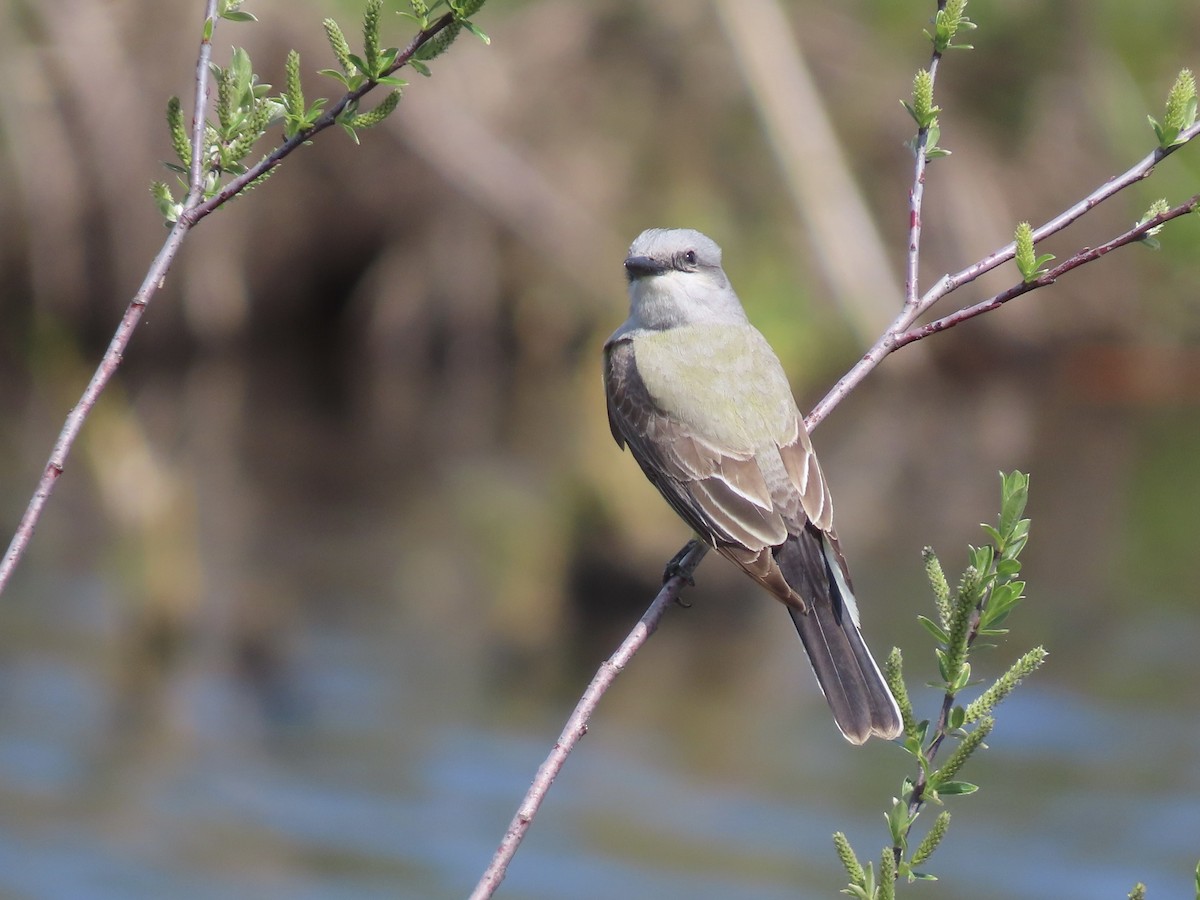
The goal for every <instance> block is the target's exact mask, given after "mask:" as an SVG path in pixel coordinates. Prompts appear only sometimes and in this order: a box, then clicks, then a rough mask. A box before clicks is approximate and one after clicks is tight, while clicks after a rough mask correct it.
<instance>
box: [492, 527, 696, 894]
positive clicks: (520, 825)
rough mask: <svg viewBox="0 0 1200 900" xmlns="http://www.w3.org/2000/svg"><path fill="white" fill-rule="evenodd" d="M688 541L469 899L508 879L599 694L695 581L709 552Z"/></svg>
mask: <svg viewBox="0 0 1200 900" xmlns="http://www.w3.org/2000/svg"><path fill="white" fill-rule="evenodd" d="M689 546H690V547H691V549H690V550H689V549H688V548H686V547H685V548H684V549H683V550H681V551H680V554H679V556H678V557H677V558H678V559H679V564H678V568H677V570H676V574H674V575H672V576H671V577H670V578H668V579H667V581H666V582H665V583H664V584H663V586H662V589H661V590H660V591H659V592H658V596H657V597H655V598H654V602H653V603H651V604H650V608H649V609H647V610H646V612H645V613H643V615H642V617H641V618H640V619H639V620H638V623H637V625H635V626H634V628H633V631H631V632H630V633H629V636H628V637H626V638H625V640H624V642H622V644H621V646H620V647H618V648H617V651H616V653H614V654H613V655H612V656H610V657H609V658H608V659H606V660H605V661H604V662H603V663H602V664H601V666H600V669H599V671H598V672H596V677H595V678H593V679H592V683H591V684H589V685H588V687H587V690H586V691H584V692H583V696H582V697H581V698H580V700H579V703H578V705H576V707H575V710H574V711H573V712H572V713H571V717H570V718H569V719H567V724H566V726H565V727H564V728H563V730H562V734H560V735H559V737H558V740H557V741H556V742H555V744H554V749H552V750H551V751H550V755H549V756H547V757H546V760H545V762H543V763H542V765H541V767H540V768H539V769H538V771H537V775H536V776H535V777H534V779H533V784H531V785H530V786H529V791H528V792H527V793H526V794H525V798H524V799H523V800H522V801H521V805H520V806H519V807H518V808H517V813H516V815H514V816H513V818H512V822H510V823H509V826H508V831H506V832H505V833H504V839H503V840H501V841H500V846H499V847H498V848H497V849H496V853H495V855H494V856H493V857H492V861H491V863H490V864H489V865H488V867H487V870H486V871H485V872H484V873H483V877H482V878H480V879H479V883H478V884H477V885H475V890H474V891H472V892H471V900H486V898H488V897H491V896H492V894H494V893H495V891H496V888H498V887H499V886H500V882H501V881H503V880H504V874H505V872H506V871H507V870H508V864H509V863H510V862H511V861H512V858H513V855H514V854H515V853H516V852H517V847H519V846H520V844H521V840H522V839H523V838H524V837H525V833H526V832H527V831H528V830H529V825H530V823H531V822H532V821H533V817H534V815H536V814H537V811H538V807H539V806H541V805H542V800H543V799H545V796H546V792H547V791H548V790H550V785H551V784H553V783H554V779H555V778H556V777H558V773H559V772H560V771H562V767H563V764H564V763H565V762H566V761H567V756H568V755H570V753H571V751H572V750H573V749H574V748H575V745H576V744H577V743H579V739H580V738H581V737H583V736H584V735H585V734H587V729H588V720H589V719H591V717H592V713H593V712H594V711H595V709H596V706H597V705H598V704H599V703H600V698H601V697H603V696H604V693H605V692H606V691H607V690H608V688H609V686H610V685H611V684H612V683H613V681H614V680H616V677H617V676H618V675H620V674H621V672H622V671H623V670H624V668H625V666H626V665H627V664H628V663H629V661H630V660H631V659H632V658H633V655H634V654H635V653H637V652H638V650H639V649H641V646H642V645H643V644H644V643H645V642H646V639H647V638H649V637H650V635H652V634H653V633H654V630H655V629H656V628H658V623H659V621H660V620H661V619H662V617H663V614H664V613H665V612H666V611H667V608H668V607H669V606H670V605H671V604H672V603H673V602H674V601H675V599H676V598H677V597H678V596H679V592H680V591H681V590H682V589H683V586H684V585H685V584H688V583H689V582H690V581H691V575H692V572H694V571H695V570H696V566H698V565H699V564H700V560H702V559H704V554H706V553H707V552H708V545H707V544H703V543H701V542H700V541H695V540H694V541H692V542H691V544H690V545H689Z"/></svg>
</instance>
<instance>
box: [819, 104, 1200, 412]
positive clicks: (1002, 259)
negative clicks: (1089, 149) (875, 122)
mask: <svg viewBox="0 0 1200 900" xmlns="http://www.w3.org/2000/svg"><path fill="white" fill-rule="evenodd" d="M1197 135H1200V122H1197V123H1196V124H1194V125H1192V126H1191V127H1189V128H1187V129H1185V130H1184V131H1183V132H1181V133H1180V135H1179V138H1178V142H1177V143H1175V144H1173V145H1172V146H1170V147H1167V148H1165V149H1164V148H1156V149H1155V150H1154V151H1153V152H1151V153H1149V154H1147V155H1146V156H1145V157H1144V158H1143V159H1142V160H1140V161H1139V162H1138V163H1136V164H1135V165H1133V166H1131V167H1130V168H1129V169H1127V170H1126V171H1125V172H1123V173H1122V174H1121V175H1118V176H1117V177H1116V178H1113V179H1110V180H1109V181H1106V182H1105V183H1104V184H1103V185H1101V186H1100V187H1099V188H1097V189H1096V190H1094V191H1092V193H1090V194H1088V195H1087V196H1086V197H1084V198H1083V199H1082V200H1080V201H1079V202H1078V203H1076V204H1075V205H1074V206H1072V207H1070V209H1067V210H1065V211H1064V212H1062V213H1060V214H1059V215H1057V216H1055V217H1054V218H1053V219H1051V220H1050V221H1048V222H1046V223H1045V224H1043V225H1040V226H1038V227H1037V228H1035V229H1034V231H1033V239H1034V242H1035V243H1036V242H1037V241H1041V240H1044V239H1045V238H1047V237H1049V236H1050V235H1052V234H1055V233H1057V232H1059V231H1062V230H1063V229H1064V228H1066V227H1067V226H1068V225H1070V224H1071V223H1072V222H1074V221H1076V220H1077V219H1079V217H1080V216H1082V215H1084V214H1085V213H1088V212H1090V211H1091V210H1093V209H1095V208H1096V207H1097V206H1099V205H1100V204H1101V203H1103V202H1104V201H1105V200H1108V199H1110V198H1111V197H1113V196H1114V195H1116V194H1117V193H1118V192H1119V191H1122V190H1124V189H1125V188H1127V187H1129V186H1130V185H1131V184H1136V183H1137V182H1139V181H1141V180H1142V179H1143V178H1146V177H1147V176H1149V175H1150V173H1151V172H1153V171H1154V167H1155V166H1156V165H1158V163H1159V162H1161V161H1162V160H1163V159H1164V158H1166V157H1167V156H1169V155H1170V154H1172V153H1174V152H1175V151H1176V150H1178V149H1179V148H1180V147H1182V146H1183V145H1184V144H1186V143H1188V142H1190V141H1192V140H1194V139H1195V138H1196V136H1197ZM1189 204H1193V205H1194V198H1193V200H1189V201H1188V203H1185V204H1182V205H1181V206H1179V207H1175V208H1173V209H1172V210H1171V211H1170V212H1169V213H1166V214H1164V215H1163V216H1155V217H1154V218H1153V219H1150V220H1148V221H1147V222H1145V223H1143V225H1139V226H1138V227H1136V228H1133V229H1130V231H1128V232H1126V233H1125V234H1123V235H1121V236H1119V237H1118V238H1115V239H1114V241H1117V242H1120V243H1117V244H1115V246H1124V245H1125V244H1128V243H1132V242H1133V241H1134V240H1137V238H1138V237H1140V236H1141V235H1143V234H1145V233H1146V232H1147V231H1149V230H1150V228H1152V227H1154V225H1155V224H1160V222H1159V220H1160V219H1161V220H1162V221H1167V220H1168V219H1171V218H1175V217H1177V216H1179V215H1182V214H1183V213H1185V212H1187V211H1188V210H1187V208H1186V207H1188V205H1189ZM1130 235H1132V236H1130ZM1124 238H1128V239H1127V240H1122V239H1124ZM1110 244H1113V242H1112V241H1110V242H1109V243H1108V244H1105V245H1103V247H1101V248H1096V249H1095V250H1088V251H1082V252H1083V253H1084V254H1086V258H1081V259H1079V260H1078V261H1077V262H1074V264H1073V265H1071V266H1070V268H1075V267H1076V266H1078V265H1081V264H1082V263H1084V262H1091V261H1092V260H1093V259H1098V258H1099V257H1100V256H1102V255H1103V254H1104V253H1107V252H1108V250H1111V249H1114V247H1113V246H1110ZM1015 255H1016V247H1015V245H1014V244H1011V243H1010V244H1006V245H1005V246H1003V247H1001V248H999V249H998V250H995V251H993V252H992V253H989V254H988V255H987V256H985V257H983V258H982V259H980V260H979V261H978V262H976V263H973V264H972V265H970V266H967V267H966V268H965V269H963V270H962V271H960V272H956V273H954V274H953V275H943V276H942V277H941V278H940V279H938V281H937V283H936V284H935V285H934V286H933V287H931V288H930V289H929V290H928V291H926V292H925V294H924V295H923V296H922V297H921V298H920V300H919V301H918V302H917V303H916V304H915V305H911V306H910V305H908V304H907V303H906V304H905V306H904V308H903V309H902V310H901V311H900V314H899V315H898V316H896V319H895V321H894V322H892V324H891V326H889V328H888V329H887V331H885V332H884V333H883V334H882V335H881V336H880V338H879V340H878V341H876V342H875V344H874V345H873V346H872V347H871V349H870V350H868V351H867V352H866V353H864V354H863V356H862V358H861V359H859V361H858V362H857V363H855V364H854V366H853V367H852V368H851V369H850V371H848V372H847V373H846V374H845V375H843V376H842V377H841V379H840V380H839V381H838V382H837V384H835V385H834V386H833V387H832V388H830V390H829V393H827V394H826V395H825V396H824V397H823V398H822V399H821V402H820V403H818V404H817V405H816V406H815V407H813V410H812V412H810V413H809V414H808V418H807V419H805V423H806V424H807V425H808V430H809V431H812V430H813V429H814V428H816V427H817V425H819V424H820V423H821V422H822V421H823V420H824V419H825V417H826V416H827V415H829V413H830V412H832V411H833V409H834V407H836V406H837V405H838V404H839V403H840V402H841V401H842V398H843V397H845V396H846V395H847V394H849V393H850V391H852V390H853V389H854V388H855V387H856V386H857V385H858V383H859V382H860V381H862V380H863V379H864V378H865V377H866V376H867V375H868V374H869V373H870V372H871V371H872V370H874V368H875V367H876V366H878V365H879V364H880V363H881V362H883V360H884V359H885V358H886V357H887V356H888V354H890V353H892V352H893V351H894V350H897V349H898V348H899V347H902V346H904V345H905V344H911V343H912V342H913V341H914V340H920V339H921V338H925V337H928V336H929V335H930V334H934V333H936V332H937V331H944V330H945V329H946V328H949V327H951V326H953V325H956V324H958V322H959V321H965V319H966V318H973V317H974V315H978V314H979V313H978V312H976V313H973V314H972V315H968V316H965V318H963V319H958V320H954V319H955V316H958V315H959V313H953V314H951V315H949V316H947V317H945V320H942V325H941V327H939V328H936V329H934V330H932V331H928V332H927V333H926V332H925V331H924V329H917V330H916V331H914V332H913V333H912V334H909V333H908V332H909V331H910V330H911V329H912V328H913V326H914V325H915V323H916V321H917V319H919V318H920V317H921V316H922V315H924V314H925V313H926V312H928V311H929V310H930V308H931V307H933V305H934V304H936V303H937V302H938V301H940V300H941V299H942V298H944V297H945V296H946V295H947V294H949V293H951V292H952V291H955V290H957V289H958V288H960V287H962V286H963V285H965V284H969V283H970V282H972V281H974V280H975V279H977V278H979V277H980V276H981V275H983V274H984V273H986V272H990V271H992V269H995V268H996V267H998V266H1000V265H1003V264H1004V263H1006V262H1008V261H1009V260H1011V259H1012V258H1013V257H1014V256H1015ZM1074 260H1075V257H1072V258H1071V259H1070V260H1068V261H1067V263H1071V262H1073V261H1074ZM1067 263H1064V264H1063V265H1061V266H1058V267H1056V268H1055V269H1053V270H1051V273H1049V274H1054V275H1057V274H1061V272H1062V271H1067V269H1065V268H1063V267H1064V266H1066V265H1067ZM1032 284H1033V285H1034V287H1042V286H1043V285H1042V284H1039V283H1037V282H1032ZM1019 287H1020V289H1019V290H1017V293H1015V294H1014V295H1013V296H1019V295H1020V294H1023V293H1028V292H1029V291H1030V290H1032V289H1033V288H1031V287H1026V286H1024V285H1021V286H1019ZM997 296H1001V295H997ZM995 299H996V298H991V299H990V300H985V301H983V302H982V304H979V305H981V306H982V305H985V304H988V303H991V302H992V301H994V300H995ZM1009 299H1012V298H1011V297H1006V298H1005V300H1009ZM1003 302H1005V301H1001V302H1000V303H994V304H993V305H991V306H989V307H988V309H995V308H996V307H997V306H1000V305H1002V303H1003ZM968 309H969V307H968ZM987 311H988V310H987V309H981V310H980V311H979V312H987ZM959 312H960V313H961V312H965V310H960V311H959ZM902 339H903V340H902Z"/></svg>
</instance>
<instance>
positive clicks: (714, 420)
mask: <svg viewBox="0 0 1200 900" xmlns="http://www.w3.org/2000/svg"><path fill="white" fill-rule="evenodd" d="M625 272H626V275H627V277H628V280H629V301H630V304H629V305H630V311H629V318H628V319H626V320H625V323H624V324H623V325H621V327H620V328H618V329H617V330H616V332H615V333H614V334H613V336H612V337H610V338H609V339H608V341H607V342H606V343H605V345H604V386H605V393H606V394H607V397H608V420H609V425H610V426H611V428H612V433H613V437H614V438H616V440H617V444H618V445H620V446H621V447H626V446H627V447H628V448H629V450H630V452H631V453H632V454H633V457H634V459H636V460H637V462H638V465H640V466H641V468H642V471H643V472H645V474H646V477H647V478H649V479H650V482H651V483H652V484H653V485H654V486H655V487H656V488H658V490H659V492H660V493H661V494H662V495H663V497H665V498H666V500H667V502H668V503H669V504H671V506H672V508H673V509H674V510H675V512H677V513H678V514H679V515H680V516H681V517H682V518H683V520H684V521H685V522H686V523H687V524H688V525H690V526H691V527H692V528H693V529H694V530H695V532H696V533H697V534H698V535H699V536H700V537H701V538H702V539H703V540H704V541H705V542H706V543H708V544H709V545H710V546H712V547H713V548H714V549H716V550H717V552H718V553H720V554H721V555H722V556H724V557H726V558H727V559H729V560H731V561H733V562H734V563H736V564H737V565H738V566H740V567H741V569H742V570H743V571H744V572H746V574H748V575H749V576H750V577H751V578H753V579H754V580H755V581H757V582H758V583H759V584H761V585H762V586H763V587H765V588H766V589H767V590H768V591H770V592H771V593H772V594H774V595H775V596H776V597H777V598H778V599H780V600H781V601H783V603H784V605H785V606H786V607H787V610H788V612H789V613H791V616H792V621H793V622H795V624H796V630H797V631H799V632H800V639H801V641H802V642H803V643H804V649H805V650H806V651H807V652H808V658H809V660H810V661H811V663H812V667H813V671H814V672H815V673H816V675H817V682H818V683H819V684H820V686H821V690H822V691H823V692H824V693H825V698H826V699H827V700H828V701H829V706H830V708H831V709H832V710H833V717H834V720H835V721H836V722H837V726H838V728H839V729H840V730H841V732H842V734H843V735H844V736H845V737H846V739H847V740H848V741H850V742H852V743H855V744H861V743H863V742H864V741H865V740H866V739H867V738H869V737H871V736H872V735H878V736H879V737H883V738H888V739H891V738H894V737H896V736H898V735H899V734H900V732H901V731H902V730H903V723H902V722H901V718H900V710H899V708H898V707H897V705H896V700H895V698H893V697H892V693H891V691H890V690H888V686H887V684H886V682H884V680H883V676H882V675H881V674H880V672H879V667H878V666H877V665H876V664H875V660H874V659H872V658H871V652H870V651H869V650H868V649H867V645H866V644H865V643H864V642H863V638H862V634H861V633H860V632H859V625H858V607H857V604H856V603H855V600H854V594H853V593H852V592H851V587H850V573H849V571H848V569H847V568H846V561H845V558H844V557H843V556H842V551H841V548H840V547H839V546H838V541H837V537H836V535H835V534H834V530H833V504H832V503H831V501H830V497H829V490H828V488H827V487H826V486H825V478H824V476H823V475H822V474H821V468H820V466H819V465H818V464H817V457H816V454H814V453H813V448H812V444H811V443H810V442H809V438H808V430H807V429H806V428H805V425H804V418H803V416H801V414H800V410H799V409H798V408H797V407H796V401H795V399H794V398H793V396H792V390H791V387H790V386H789V385H788V380H787V376H786V375H785V374H784V371H783V366H782V365H781V364H780V362H779V359H778V357H776V356H775V353H774V351H773V350H771V347H770V345H769V344H768V343H767V341H766V339H765V338H764V337H763V336H762V335H761V334H760V333H759V332H758V330H757V329H756V328H755V327H754V326H753V325H751V324H750V322H749V320H748V319H747V318H746V313H745V311H744V310H743V309H742V304H741V302H740V301H739V300H738V297H737V294H735V293H734V292H733V287H732V286H731V285H730V284H729V279H728V278H727V277H726V276H725V272H724V271H723V270H722V269H721V248H720V247H718V246H717V245H716V243H715V242H714V241H713V240H712V239H711V238H708V237H706V236H705V235H703V234H701V233H700V232H698V231H692V230H689V229H673V230H668V229H661V228H651V229H649V230H647V231H643V232H642V233H641V234H640V235H638V238H637V240H635V241H634V242H633V244H632V246H630V248H629V257H628V258H627V259H626V260H625Z"/></svg>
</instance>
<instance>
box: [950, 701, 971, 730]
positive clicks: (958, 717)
mask: <svg viewBox="0 0 1200 900" xmlns="http://www.w3.org/2000/svg"><path fill="white" fill-rule="evenodd" d="M966 716H967V711H966V710H965V709H963V708H962V707H961V706H954V707H951V709H950V715H949V716H947V718H946V729H947V730H948V731H958V729H960V728H962V727H963V722H964V720H965V719H966Z"/></svg>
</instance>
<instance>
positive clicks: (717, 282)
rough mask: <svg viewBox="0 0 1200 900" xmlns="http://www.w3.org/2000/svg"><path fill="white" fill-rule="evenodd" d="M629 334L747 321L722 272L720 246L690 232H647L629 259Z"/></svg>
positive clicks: (735, 295) (639, 238)
mask: <svg viewBox="0 0 1200 900" xmlns="http://www.w3.org/2000/svg"><path fill="white" fill-rule="evenodd" d="M625 273H626V275H627V276H628V278H629V321H628V322H627V323H626V327H627V330H632V329H636V328H646V329H651V330H655V331H660V330H665V329H668V328H675V327H678V326H680V325H700V324H733V323H738V324H740V323H744V322H745V321H746V313H745V312H744V311H743V310H742V304H741V302H740V301H739V300H738V298H737V294H735V293H734V292H733V288H732V287H731V286H730V284H729V279H728V278H726V277H725V272H724V271H723V270H722V269H721V248H720V247H718V246H717V244H716V242H715V241H714V240H713V239H712V238H710V237H708V236H706V235H703V234H701V233H700V232H699V231H693V230H692V229H690V228H649V229H647V230H646V231H643V232H642V233H641V234H639V235H638V236H637V239H636V240H635V241H634V242H633V244H631V245H630V247H629V256H628V258H626V260H625Z"/></svg>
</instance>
